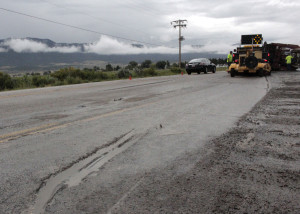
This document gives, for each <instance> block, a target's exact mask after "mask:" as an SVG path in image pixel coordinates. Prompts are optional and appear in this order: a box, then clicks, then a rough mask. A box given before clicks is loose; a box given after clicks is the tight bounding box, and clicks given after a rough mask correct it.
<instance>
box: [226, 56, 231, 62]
mask: <svg viewBox="0 0 300 214" xmlns="http://www.w3.org/2000/svg"><path fill="white" fill-rule="evenodd" d="M227 62H232V55H231V54H228V55H227Z"/></svg>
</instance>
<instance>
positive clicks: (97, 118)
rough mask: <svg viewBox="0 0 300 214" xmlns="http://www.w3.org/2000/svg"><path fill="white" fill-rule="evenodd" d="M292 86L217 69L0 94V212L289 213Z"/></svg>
mask: <svg viewBox="0 0 300 214" xmlns="http://www.w3.org/2000/svg"><path fill="white" fill-rule="evenodd" d="M299 91H300V72H293V73H283V72H277V73H274V74H273V75H272V76H271V77H268V78H259V77H235V78H230V77H229V75H228V74H226V73H225V72H217V73H216V74H208V75H191V76H187V75H184V76H175V77H160V78H146V79H135V80H132V81H129V80H124V81H114V82H104V83H92V84H83V85H76V86H65V87H53V88H44V89H34V90H24V91H15V92H5V93H0V100H1V103H0V106H1V109H3V111H1V112H0V116H1V121H0V169H1V170H0V177H1V180H0V211H1V213H299V211H300V210H299V203H298V201H299V187H300V186H299V184H300V180H299V179H300V178H299V177H300V174H299V171H300V170H299V166H300V164H299V154H300V153H299V146H300V145H299V143H300V142H299V135H300V133H299V130H300V129H299V126H300V121H299V113H300V112H299V110H300V107H299V106H300V105H299V104H300V97H299ZM128 133H130V134H129V135H128ZM88 158H90V159H88ZM84 161H87V162H86V163H85V162H84ZM80 164H83V166H84V168H82V167H81V165H80ZM73 168H74V170H73ZM78 169H79V170H78ZM83 169H84V170H83ZM83 171H85V172H84V173H87V176H85V175H82V173H81V172H83ZM64 172H68V173H65V174H67V177H62V179H58V177H59V176H62V175H63V174H64ZM69 172H70V173H69ZM68 176H71V178H78V179H79V180H78V179H77V180H76V182H75V184H76V185H73V184H74V183H72V182H71V181H70V180H71V178H70V177H68ZM64 179H66V180H64ZM51 182H53V183H51ZM70 183H72V185H70ZM47 184H51V185H50V186H51V188H50V189H51V194H50V196H48V195H46V194H44V193H43V191H42V190H43V189H45V188H46V187H47ZM52 184H53V185H52ZM47 188H48V187H47ZM46 192H49V191H48V190H47V191H46ZM42 197H45V199H44V200H40V201H45V202H41V204H39V206H37V203H39V202H38V201H39V200H38V199H39V198H42ZM37 207H40V208H39V209H38V208H37Z"/></svg>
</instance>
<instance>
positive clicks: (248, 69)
mask: <svg viewBox="0 0 300 214" xmlns="http://www.w3.org/2000/svg"><path fill="white" fill-rule="evenodd" d="M261 44H262V36H261V34H255V35H242V39H241V47H238V48H237V49H236V50H235V51H234V53H233V63H231V65H230V66H229V68H228V73H230V76H231V77H234V76H235V75H240V74H256V75H258V76H260V77H262V76H265V75H271V65H270V63H269V61H268V52H266V51H264V46H263V45H261Z"/></svg>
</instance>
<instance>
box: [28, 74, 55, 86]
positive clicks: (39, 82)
mask: <svg viewBox="0 0 300 214" xmlns="http://www.w3.org/2000/svg"><path fill="white" fill-rule="evenodd" d="M54 83H55V79H54V78H53V77H50V76H33V77H32V85H34V86H36V87H45V86H46V85H52V84H54Z"/></svg>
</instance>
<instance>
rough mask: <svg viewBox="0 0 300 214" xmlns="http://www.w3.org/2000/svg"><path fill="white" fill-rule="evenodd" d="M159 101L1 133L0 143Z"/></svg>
mask: <svg viewBox="0 0 300 214" xmlns="http://www.w3.org/2000/svg"><path fill="white" fill-rule="evenodd" d="M157 102H159V101H154V102H150V103H145V104H142V105H138V106H134V107H129V108H124V109H121V110H117V111H113V112H109V113H105V114H100V115H97V116H93V117H89V118H85V119H81V120H76V121H73V122H68V123H64V124H58V123H49V124H46V125H42V126H37V127H34V128H30V129H24V130H21V131H16V132H12V133H8V134H4V135H0V143H4V142H7V141H9V140H14V139H17V138H20V137H22V136H28V135H35V134H39V133H45V132H49V131H53V130H57V129H61V128H66V127H68V126H71V125H74V124H76V123H81V122H90V121H94V120H97V119H101V118H104V117H109V116H113V115H117V114H120V113H123V112H127V111H131V110H134V109H137V108H142V107H145V106H149V105H152V104H155V103H157Z"/></svg>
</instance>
